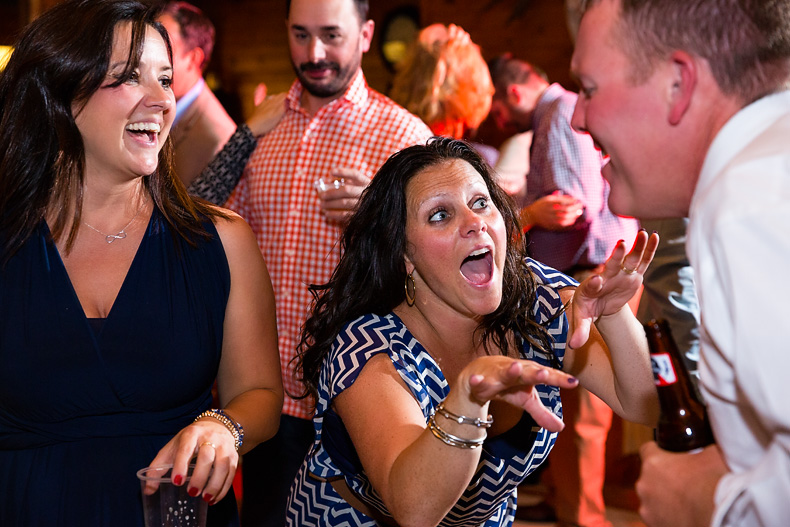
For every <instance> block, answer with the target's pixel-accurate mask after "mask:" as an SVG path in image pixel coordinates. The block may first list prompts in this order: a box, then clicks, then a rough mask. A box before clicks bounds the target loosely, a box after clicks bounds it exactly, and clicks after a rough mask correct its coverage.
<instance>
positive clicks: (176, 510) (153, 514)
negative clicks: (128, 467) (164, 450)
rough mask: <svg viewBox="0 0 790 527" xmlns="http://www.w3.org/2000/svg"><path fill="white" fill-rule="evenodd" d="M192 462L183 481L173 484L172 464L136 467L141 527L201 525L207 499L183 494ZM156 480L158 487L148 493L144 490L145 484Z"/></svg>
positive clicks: (191, 468)
mask: <svg viewBox="0 0 790 527" xmlns="http://www.w3.org/2000/svg"><path fill="white" fill-rule="evenodd" d="M194 468H195V465H189V470H188V472H187V476H186V478H185V481H184V484H183V485H180V486H176V485H173V481H172V480H171V479H170V472H171V470H172V469H173V465H164V466H161V467H146V468H143V469H140V470H138V471H137V477H138V478H139V479H140V485H141V488H142V490H143V516H144V517H145V527H205V525H206V513H207V511H208V503H206V502H205V501H203V497H202V496H201V495H200V494H198V495H197V496H190V495H189V494H187V489H188V488H189V479H190V478H191V477H192V470H193V469H194ZM148 481H156V482H158V483H159V488H158V489H157V491H156V492H154V493H153V494H150V495H146V493H145V484H146V482H148Z"/></svg>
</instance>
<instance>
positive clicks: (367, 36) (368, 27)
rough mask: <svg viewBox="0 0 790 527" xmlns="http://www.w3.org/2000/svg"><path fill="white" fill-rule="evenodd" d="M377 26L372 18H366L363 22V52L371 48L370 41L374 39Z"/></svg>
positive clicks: (360, 36) (361, 38)
mask: <svg viewBox="0 0 790 527" xmlns="http://www.w3.org/2000/svg"><path fill="white" fill-rule="evenodd" d="M375 26H376V24H375V23H374V22H373V21H372V20H366V21H365V22H364V23H363V24H362V29H361V31H360V33H359V38H360V44H361V46H362V53H367V52H368V51H369V50H370V43H371V42H372V41H373V29H374V28H375Z"/></svg>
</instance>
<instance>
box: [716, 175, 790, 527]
mask: <svg viewBox="0 0 790 527" xmlns="http://www.w3.org/2000/svg"><path fill="white" fill-rule="evenodd" d="M781 187H784V189H785V190H782V188H781ZM786 189H787V186H786V185H779V186H777V187H776V188H773V189H763V191H765V192H767V193H768V194H769V195H770V194H773V195H774V196H773V198H772V197H770V196H763V198H762V199H760V200H755V199H753V198H751V197H750V198H749V199H744V200H743V202H742V203H741V204H739V205H737V210H736V211H734V212H732V213H726V212H725V214H724V215H725V218H726V219H725V220H724V221H720V222H716V224H715V225H716V229H715V230H714V232H713V237H712V238H713V239H712V240H711V241H710V245H711V255H710V256H711V259H712V261H713V262H716V264H715V265H716V266H717V267H718V273H716V276H718V277H719V278H718V280H720V281H721V282H720V284H718V285H719V286H720V291H721V295H722V296H721V297H719V298H716V297H714V298H712V299H711V298H706V299H705V304H704V305H703V314H705V313H706V308H708V307H711V308H713V309H715V308H716V307H717V306H715V305H714V306H710V303H711V301H713V302H715V303H717V304H723V305H724V306H725V307H721V309H722V310H725V311H722V312H720V313H717V314H720V315H723V316H721V317H720V318H722V319H723V320H726V321H727V322H728V324H729V326H730V327H731V332H720V333H719V334H718V335H724V336H725V337H726V338H727V340H730V341H731V344H730V343H722V342H719V344H720V345H721V344H724V345H731V346H732V352H731V354H730V355H731V358H730V360H731V362H732V363H731V369H732V375H733V377H734V382H735V385H736V386H735V389H736V390H737V392H736V399H735V403H734V404H736V405H737V411H738V415H739V416H742V420H741V421H740V422H738V421H737V419H733V420H732V421H734V422H726V423H725V422H722V423H715V424H717V425H718V426H716V427H715V429H717V430H718V431H719V432H723V433H719V434H718V435H717V438H716V439H717V442H718V443H720V445H721V446H722V448H723V450H725V452H726V451H727V448H726V447H727V446H729V447H730V451H739V450H740V452H742V453H743V454H744V455H749V453H750V452H747V451H752V452H753V451H755V450H757V449H758V448H759V447H755V448H744V446H743V445H744V444H748V443H744V442H745V441H749V440H751V441H753V442H755V443H757V444H759V445H761V446H763V448H762V449H760V453H759V454H755V456H759V458H757V459H749V460H740V459H731V457H732V456H730V458H728V459H727V463H728V465H729V466H730V470H731V472H730V473H728V474H727V475H726V476H724V477H723V478H722V479H721V480H720V482H719V485H718V487H717V490H716V496H715V499H716V511H715V514H714V521H713V523H712V525H713V526H714V527H720V526H721V527H736V526H743V525H750V526H776V525H790V502H789V501H788V500H789V499H790V404H788V400H787V399H788V390H787V372H788V371H790V353H788V344H787V340H788V329H787V328H788V321H787V307H786V302H787V300H788V298H790V281H788V280H787V277H786V276H780V275H777V274H774V273H779V272H781V273H782V274H784V273H785V272H786V269H787V262H788V261H790V239H789V238H788V235H787V226H788V225H790V207H788V203H790V201H788V200H787V197H785V198H777V197H776V196H777V195H781V194H782V193H785V194H786V193H787V190H786ZM783 199H784V201H783ZM747 202H748V203H747ZM751 203H755V204H756V205H757V206H759V210H756V209H753V210H749V207H750V204H751ZM732 208H736V207H728V209H732ZM703 317H704V315H703ZM713 338H714V342H715V338H716V335H714V337H713ZM703 360H707V359H706V358H705V356H704V353H703ZM706 373H707V372H706ZM718 374H720V373H718ZM715 375H717V372H715V371H714V374H713V376H714V377H715ZM714 381H715V379H714ZM746 431H748V433H749V434H750V436H749V437H744V436H746V433H745V432H746ZM738 465H741V466H738Z"/></svg>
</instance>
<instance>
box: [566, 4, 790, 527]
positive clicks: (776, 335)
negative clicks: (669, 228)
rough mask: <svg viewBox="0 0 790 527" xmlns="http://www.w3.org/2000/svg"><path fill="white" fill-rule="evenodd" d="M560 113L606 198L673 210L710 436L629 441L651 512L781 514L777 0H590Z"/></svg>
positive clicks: (784, 468) (787, 192)
mask: <svg viewBox="0 0 790 527" xmlns="http://www.w3.org/2000/svg"><path fill="white" fill-rule="evenodd" d="M584 9H585V12H584V14H583V16H582V21H581V26H580V28H579V34H578V38H577V42H576V49H575V52H574V55H573V61H572V66H571V69H572V71H573V73H574V74H575V76H576V77H577V78H578V80H579V84H580V86H581V95H580V97H579V100H578V103H577V106H576V111H575V113H574V117H573V121H572V124H573V125H574V127H576V128H577V129H579V130H584V131H588V132H589V133H590V134H591V135H592V136H593V139H594V140H595V141H596V143H597V144H598V145H599V146H600V147H601V148H602V149H603V151H604V152H605V153H607V154H609V156H610V159H611V160H610V162H609V163H608V165H606V167H604V169H603V175H604V177H605V178H606V179H607V180H608V181H609V182H610V184H611V194H610V196H609V206H610V208H611V209H612V211H614V212H616V213H618V214H627V215H632V216H637V217H642V218H662V217H685V216H688V217H689V222H690V223H689V227H688V241H687V249H688V254H689V258H690V260H691V264H692V266H693V267H694V268H695V275H696V279H697V291H698V295H699V300H700V307H701V313H702V326H701V335H700V336H701V349H700V354H701V357H700V386H701V390H702V392H703V395H704V397H705V399H706V402H707V404H708V410H709V414H710V417H711V422H712V426H713V430H714V434H715V436H716V444H715V445H712V446H709V447H706V448H705V449H703V450H702V451H700V452H695V453H681V454H675V453H669V452H665V451H662V450H661V449H659V448H658V447H657V446H656V445H655V443H648V444H646V445H645V446H643V447H642V458H643V461H642V473H641V478H640V480H639V482H638V483H637V492H638V493H639V496H640V499H641V508H640V514H641V515H642V517H643V519H644V520H645V522H646V523H647V524H648V525H650V526H651V527H661V526H672V527H683V526H692V525H693V526H703V525H713V526H717V527H718V526H780V525H783V526H784V525H790V404H788V399H789V398H790V383H788V380H787V374H788V370H790V353H788V343H787V342H788V337H790V330H788V328H789V327H790V325H788V320H787V316H786V315H787V314H788V312H789V310H788V309H787V307H785V304H784V303H785V302H786V301H787V299H788V298H790V281H789V280H788V279H787V269H788V262H790V234H789V233H788V230H787V229H788V226H790V92H788V91H787V86H788V78H789V77H790V0H776V1H772V2H767V1H763V0H761V1H756V0H694V1H691V0H590V1H588V2H587V5H586V6H584Z"/></svg>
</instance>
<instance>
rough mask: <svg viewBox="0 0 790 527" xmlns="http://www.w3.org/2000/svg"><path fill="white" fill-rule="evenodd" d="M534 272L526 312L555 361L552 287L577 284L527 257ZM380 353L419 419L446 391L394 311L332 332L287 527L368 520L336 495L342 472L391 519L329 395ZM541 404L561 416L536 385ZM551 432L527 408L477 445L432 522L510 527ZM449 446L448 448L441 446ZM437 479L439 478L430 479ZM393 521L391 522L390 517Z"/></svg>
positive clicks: (556, 400) (557, 334) (354, 525)
mask: <svg viewBox="0 0 790 527" xmlns="http://www.w3.org/2000/svg"><path fill="white" fill-rule="evenodd" d="M526 263H527V265H529V267H530V268H531V269H532V271H533V272H534V274H535V275H536V276H537V281H538V290H537V299H536V302H535V304H534V305H533V306H532V313H531V315H532V316H533V317H534V318H535V319H536V320H537V321H538V322H540V323H541V324H544V325H545V326H546V327H548V330H549V333H550V334H551V336H552V337H553V339H554V344H553V345H554V349H553V352H554V354H555V356H556V357H557V359H558V360H559V361H560V363H561V362H562V359H563V357H564V354H565V342H566V340H567V332H568V323H567V318H566V317H565V315H564V314H563V315H562V316H558V317H556V318H555V315H556V313H557V312H558V311H559V310H560V309H561V308H562V301H561V299H560V296H559V293H558V291H559V289H560V288H563V287H567V286H576V285H577V283H576V282H575V281H574V280H573V279H572V278H569V277H568V276H566V275H564V274H562V273H560V272H558V271H555V270H554V269H551V268H549V267H545V266H543V265H541V264H539V263H538V262H535V261H534V260H531V259H527V260H526ZM377 353H386V354H388V355H389V357H390V359H391V360H392V364H393V365H394V367H395V369H396V370H397V371H398V374H399V375H400V376H401V378H402V379H403V381H404V382H405V383H406V385H407V386H408V387H409V389H410V390H411V393H412V395H413V396H414V398H415V400H416V401H417V402H418V404H419V405H420V408H421V409H422V412H423V415H424V417H425V421H426V424H427V422H428V418H429V417H430V416H431V414H432V413H433V412H434V409H435V408H436V406H438V405H439V403H440V402H442V401H443V400H444V399H445V397H447V394H448V393H449V387H448V383H447V380H446V379H445V378H444V375H443V374H442V371H441V369H440V368H439V366H438V365H437V364H436V362H435V361H434V360H433V358H432V357H431V356H430V355H429V354H428V352H427V351H426V350H425V348H423V346H422V345H421V344H420V343H419V342H418V341H417V340H416V339H415V338H414V337H413V336H412V334H411V333H410V332H409V330H408V328H407V327H406V326H405V325H404V324H403V322H402V321H401V320H400V318H398V317H397V316H396V315H395V314H394V313H390V314H388V315H386V316H383V317H381V316H377V315H373V314H369V315H365V316H362V317H360V318H358V319H356V320H354V321H352V322H350V323H349V324H347V325H346V326H345V328H344V329H343V331H341V332H340V334H339V335H338V336H337V338H336V340H335V342H334V344H333V347H332V352H331V354H330V355H329V356H328V357H327V359H326V362H325V364H324V367H323V369H322V372H321V377H320V383H319V384H320V387H319V398H318V404H317V407H316V415H315V417H314V419H313V423H314V426H315V432H316V439H315V443H314V444H313V447H312V448H311V450H310V452H309V454H308V455H307V457H306V459H305V462H304V464H303V465H302V468H301V470H300V471H299V474H298V475H297V477H296V480H295V482H294V484H293V486H292V487H291V496H290V498H289V500H288V517H287V525H288V526H290V527H309V526H315V527H319V526H321V527H325V526H338V527H340V526H348V527H375V526H376V525H377V524H376V522H375V520H373V519H372V518H371V517H369V516H367V515H365V514H363V513H361V512H359V511H357V510H356V509H354V508H353V507H351V505H349V504H348V503H347V502H346V501H345V500H343V498H341V497H340V496H339V495H338V494H337V492H335V490H334V488H333V487H332V486H331V484H330V482H331V481H332V480H335V479H340V478H343V479H344V480H345V482H346V484H347V485H348V487H349V488H350V489H351V490H352V491H353V492H354V494H356V495H357V497H358V498H359V499H360V500H361V501H362V502H364V503H365V504H366V505H367V506H368V507H370V508H371V509H375V510H376V511H378V512H379V513H381V515H382V516H384V517H386V518H387V519H391V516H390V514H389V512H388V511H387V508H386V507H385V505H384V503H383V502H382V501H381V498H380V497H379V496H378V494H377V493H376V491H375V489H373V487H372V486H371V485H370V482H369V481H368V478H367V476H366V474H365V473H364V471H363V469H362V465H361V463H360V461H359V458H358V457H357V455H356V452H355V451H354V447H353V445H352V443H351V440H350V438H349V437H348V434H347V432H346V430H345V428H344V427H343V423H342V421H341V420H340V418H339V417H338V416H337V414H335V413H334V410H333V409H332V407H331V403H332V400H333V399H334V398H335V397H337V395H338V394H340V393H341V392H342V391H343V390H345V389H346V388H348V387H349V386H351V385H352V384H353V382H354V380H355V379H356V378H357V376H358V375H359V373H360V371H361V370H362V368H363V367H364V366H365V364H366V363H367V361H368V360H370V359H371V357H373V356H374V355H375V354H377ZM522 357H523V358H525V359H530V360H534V361H535V362H538V363H540V364H543V365H546V366H551V365H552V362H551V360H550V357H549V356H548V355H546V354H545V353H542V352H540V351H539V350H534V349H532V348H531V347H529V346H528V345H525V348H524V349H522ZM537 390H538V392H539V394H540V398H541V400H542V401H543V404H544V405H546V406H547V407H548V408H551V410H552V411H553V412H554V413H555V414H557V415H558V416H560V417H561V416H562V405H561V403H560V395H559V390H558V389H557V388H556V387H552V386H545V385H539V386H537ZM555 438H556V433H553V432H548V431H546V430H545V429H543V428H541V427H539V426H537V425H536V424H535V422H534V420H533V419H532V418H531V417H530V416H529V414H527V413H524V415H523V416H522V419H521V421H520V422H519V423H518V424H517V425H516V426H515V427H513V428H512V429H510V430H509V431H507V432H506V433H504V434H501V435H499V436H496V437H491V438H489V439H487V440H486V442H485V444H484V445H483V449H482V454H481V458H480V462H479V464H478V467H477V471H476V473H475V476H474V477H473V478H472V481H471V482H470V484H469V486H468V487H467V489H466V490H465V491H464V493H463V495H462V496H461V498H460V499H459V500H458V502H457V503H456V504H455V506H454V507H453V508H452V510H451V511H450V512H449V513H448V514H447V516H445V518H444V519H443V520H442V522H441V523H440V524H439V525H440V526H443V527H445V526H446V527H451V526H452V527H456V526H457V527H460V526H463V527H473V526H474V527H478V526H479V527H495V526H497V527H502V526H510V525H512V523H513V517H514V514H515V511H516V488H517V487H518V485H519V484H520V483H521V482H522V481H523V480H524V479H525V478H526V477H527V476H528V475H529V474H530V473H531V472H532V471H533V470H535V468H537V467H538V466H539V465H540V464H541V463H542V462H543V460H544V459H545V458H546V456H548V454H549V451H550V450H551V448H552V446H553V445H554V440H555ZM448 448H449V447H448ZM437 484H441V482H438V481H437ZM391 523H392V524H394V521H392V522H391Z"/></svg>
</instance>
